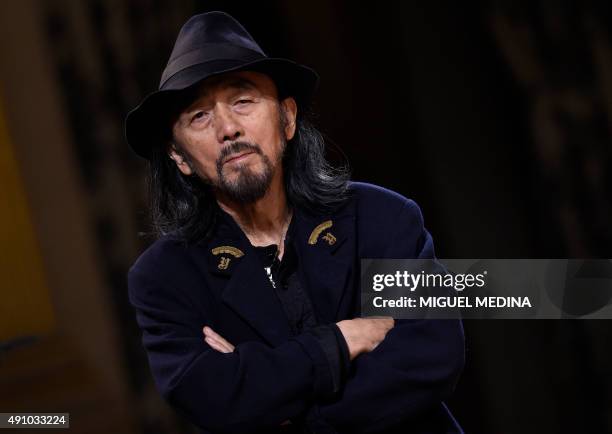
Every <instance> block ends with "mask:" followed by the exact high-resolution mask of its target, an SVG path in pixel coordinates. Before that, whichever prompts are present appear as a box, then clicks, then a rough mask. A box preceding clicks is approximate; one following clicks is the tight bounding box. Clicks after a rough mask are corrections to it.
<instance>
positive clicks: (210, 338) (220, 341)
mask: <svg viewBox="0 0 612 434" xmlns="http://www.w3.org/2000/svg"><path fill="white" fill-rule="evenodd" d="M202 331H203V332H204V340H205V341H206V343H207V344H208V345H210V346H211V347H212V348H213V349H214V350H216V351H219V352H221V353H231V352H232V351H234V346H233V345H232V344H230V343H229V342H228V341H227V340H226V339H225V338H224V337H223V336H221V335H220V334H218V333H217V332H215V331H214V330H213V329H211V328H210V327H208V326H205V327H204V328H203V329H202Z"/></svg>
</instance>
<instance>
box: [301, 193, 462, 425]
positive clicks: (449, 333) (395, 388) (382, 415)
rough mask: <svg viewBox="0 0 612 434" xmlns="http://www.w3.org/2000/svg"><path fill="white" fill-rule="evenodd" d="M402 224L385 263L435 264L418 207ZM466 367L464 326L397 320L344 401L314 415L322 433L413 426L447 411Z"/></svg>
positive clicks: (363, 359) (407, 209)
mask: <svg viewBox="0 0 612 434" xmlns="http://www.w3.org/2000/svg"><path fill="white" fill-rule="evenodd" d="M398 219H399V221H398V224H397V225H396V226H395V227H396V228H398V229H397V231H396V233H395V234H394V236H393V238H392V239H391V240H389V245H388V246H389V247H388V249H387V251H386V252H385V255H384V257H387V258H434V249H433V241H432V239H431V236H430V235H429V233H428V232H427V230H426V229H425V228H424V226H423V218H422V216H421V212H420V210H419V208H418V206H417V205H416V204H415V203H414V202H412V201H410V200H408V201H407V202H406V203H405V204H404V207H403V209H402V211H401V212H400V214H399V217H398ZM415 227H416V228H417V230H416V231H415ZM392 240H393V241H392ZM463 365H464V336H463V328H462V325H461V322H460V321H459V320H396V322H395V327H394V328H393V329H391V330H390V331H389V333H388V334H387V336H386V337H385V339H384V340H383V342H381V344H380V345H379V346H378V347H377V348H376V349H375V350H374V351H372V352H370V353H365V354H362V355H360V356H358V357H357V358H355V359H354V360H353V362H352V367H351V373H350V375H349V378H348V381H347V383H346V385H345V388H344V391H343V394H342V395H341V398H340V399H339V400H337V401H335V402H334V403H330V404H326V405H316V406H314V407H313V410H312V411H311V414H312V412H313V411H314V412H315V413H317V416H316V417H313V418H312V419H313V420H318V421H319V423H321V422H322V423H323V424H325V425H326V426H327V429H325V427H322V428H321V429H319V432H333V431H334V430H338V431H342V432H351V433H368V432H378V431H381V430H384V429H387V428H391V427H393V426H397V425H399V424H401V423H403V422H407V423H408V424H409V421H410V420H411V419H414V418H418V416H419V415H420V414H422V413H424V412H426V411H428V410H431V409H432V408H433V407H435V406H436V405H437V406H441V405H442V401H443V400H445V399H446V398H448V396H449V395H450V393H451V392H452V390H453V389H454V387H455V384H456V382H457V380H458V377H459V374H460V373H461V370H462V369H463Z"/></svg>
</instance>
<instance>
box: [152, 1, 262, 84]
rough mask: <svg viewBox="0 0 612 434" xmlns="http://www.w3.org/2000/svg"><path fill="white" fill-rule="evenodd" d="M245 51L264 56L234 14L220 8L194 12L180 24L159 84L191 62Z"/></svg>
mask: <svg viewBox="0 0 612 434" xmlns="http://www.w3.org/2000/svg"><path fill="white" fill-rule="evenodd" d="M236 50H240V52H236ZM245 53H250V55H251V56H257V57H266V54H265V53H264V51H263V50H262V49H261V47H260V46H259V45H258V44H257V42H255V40H254V39H253V37H252V36H251V35H250V34H249V32H247V30H246V29H245V28H244V27H243V26H242V24H240V23H239V22H238V21H237V20H236V19H235V18H234V17H232V16H230V15H228V14H226V13H225V12H219V11H214V12H206V13H203V14H199V15H195V16H193V17H191V18H190V19H189V20H188V21H187V22H186V23H185V24H184V25H183V27H182V28H181V30H180V32H179V34H178V37H177V38H176V42H175V43H174V47H173V48H172V53H171V54H170V59H169V60H168V64H167V66H166V68H165V70H164V72H163V74H162V78H161V82H160V88H161V87H163V85H164V83H165V82H166V80H167V79H168V78H169V77H170V76H171V75H172V74H174V73H176V72H177V70H180V69H183V68H185V67H189V66H190V64H192V63H202V62H205V61H207V60H208V61H213V60H218V59H223V58H225V59H232V58H235V57H239V56H244V55H245ZM247 55H248V54H247ZM191 59H192V60H191Z"/></svg>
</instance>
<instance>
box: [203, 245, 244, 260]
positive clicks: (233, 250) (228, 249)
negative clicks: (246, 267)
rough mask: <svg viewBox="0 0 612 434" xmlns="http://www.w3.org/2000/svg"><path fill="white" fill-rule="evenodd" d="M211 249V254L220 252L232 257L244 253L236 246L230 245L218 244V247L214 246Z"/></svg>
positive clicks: (238, 256) (237, 256)
mask: <svg viewBox="0 0 612 434" xmlns="http://www.w3.org/2000/svg"><path fill="white" fill-rule="evenodd" d="M211 251H212V254H213V255H220V254H222V253H227V254H229V255H232V256H233V257H234V258H240V257H241V256H244V253H243V252H242V250H240V249H238V248H236V247H232V246H219V247H215V248H214V249H212V250H211Z"/></svg>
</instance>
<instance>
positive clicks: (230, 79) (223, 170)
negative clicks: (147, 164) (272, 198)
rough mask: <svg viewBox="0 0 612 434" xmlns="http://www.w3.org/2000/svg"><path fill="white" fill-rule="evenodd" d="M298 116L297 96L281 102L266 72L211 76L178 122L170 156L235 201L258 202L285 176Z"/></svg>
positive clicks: (184, 168) (184, 169)
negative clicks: (284, 161) (287, 148)
mask: <svg viewBox="0 0 612 434" xmlns="http://www.w3.org/2000/svg"><path fill="white" fill-rule="evenodd" d="M296 112H297V108H296V104H295V101H294V100H293V98H286V99H284V100H283V101H282V102H279V101H278V95H277V90H276V86H275V84H274V82H273V81H272V79H270V78H269V77H268V76H267V75H265V74H261V73H258V72H251V71H240V72H233V73H227V74H223V75H221V76H218V77H213V78H210V79H208V80H206V81H204V82H203V83H202V85H201V86H200V87H199V89H198V92H197V94H196V97H195V100H194V101H193V102H192V103H191V104H190V105H189V106H188V107H187V108H186V109H185V110H183V111H182V112H181V113H180V115H179V116H178V118H177V120H176V122H175V123H174V125H173V128H172V133H173V138H174V145H173V146H172V147H171V148H170V150H169V155H170V157H171V158H172V159H173V160H174V161H175V162H176V164H177V167H178V168H179V170H180V171H181V172H182V173H183V174H185V175H192V174H193V173H195V174H197V175H198V176H199V177H200V178H202V179H203V180H204V181H206V182H207V183H209V184H211V185H212V186H213V188H215V189H216V190H217V191H218V192H219V193H221V194H224V195H226V196H227V197H229V198H230V199H232V200H235V201H238V202H246V203H248V202H253V201H255V200H257V199H259V198H261V197H262V196H263V195H264V194H265V192H266V191H267V190H268V187H269V186H270V184H271V182H272V181H273V179H274V178H275V177H277V178H278V179H279V180H280V179H281V178H282V163H281V162H282V156H283V152H284V149H285V145H286V142H287V140H290V139H291V138H292V137H293V135H294V133H295V118H296Z"/></svg>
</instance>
